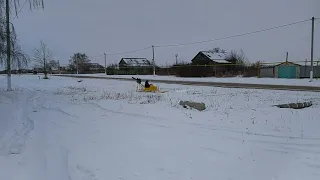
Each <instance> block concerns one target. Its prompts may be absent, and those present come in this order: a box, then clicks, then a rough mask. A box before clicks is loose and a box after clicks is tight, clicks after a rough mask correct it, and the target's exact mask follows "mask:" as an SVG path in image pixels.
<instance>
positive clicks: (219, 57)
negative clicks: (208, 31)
mask: <svg viewBox="0 0 320 180" xmlns="http://www.w3.org/2000/svg"><path fill="white" fill-rule="evenodd" d="M200 53H202V54H203V55H205V56H207V57H208V58H209V59H210V60H212V61H214V62H217V63H230V62H229V61H227V60H226V54H225V53H213V52H211V51H200Z"/></svg>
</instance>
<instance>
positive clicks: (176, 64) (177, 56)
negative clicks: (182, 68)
mask: <svg viewBox="0 0 320 180" xmlns="http://www.w3.org/2000/svg"><path fill="white" fill-rule="evenodd" d="M176 65H178V54H176Z"/></svg>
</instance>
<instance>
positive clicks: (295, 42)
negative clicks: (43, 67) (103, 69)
mask: <svg viewBox="0 0 320 180" xmlns="http://www.w3.org/2000/svg"><path fill="white" fill-rule="evenodd" d="M20 1H21V4H23V3H24V0H20ZM44 1H45V9H44V10H37V11H30V9H29V8H28V6H25V7H24V8H23V9H22V11H21V12H20V14H19V18H18V19H17V18H16V19H14V20H13V21H12V22H13V23H14V24H15V27H16V30H17V32H18V36H19V39H20V43H21V45H22V47H23V49H24V50H25V51H26V52H27V53H31V51H32V49H33V48H34V47H38V46H39V44H40V40H43V41H44V42H45V43H46V44H47V45H48V46H49V47H50V49H51V50H52V52H53V53H54V56H55V58H56V59H57V60H60V62H61V64H67V62H68V59H69V57H70V56H71V55H72V54H73V53H76V52H81V53H86V54H88V56H91V57H95V58H93V59H92V61H93V62H98V63H100V64H102V65H104V60H103V52H106V53H115V52H123V51H132V50H136V49H141V48H145V47H149V46H151V45H166V44H179V43H188V42H194V41H202V40H209V39H215V38H220V37H225V36H230V35H236V34H241V33H246V32H250V31H255V30H260V29H265V28H269V27H273V26H278V25H283V24H287V23H292V22H296V21H300V20H305V19H310V18H311V17H312V16H314V17H318V18H320V0H51V1H49V0H44ZM318 21H320V19H319V20H318ZM315 24H316V26H315V27H316V29H315V33H316V36H315V58H318V57H319V58H320V51H319V50H320V22H316V23H315ZM310 39H311V21H309V22H305V23H302V24H298V25H294V26H290V27H286V28H282V29H277V30H273V31H268V32H263V33H258V34H254V35H249V36H243V37H237V38H232V39H228V40H221V41H214V42H210V43H204V44H195V45H189V46H179V47H167V48H156V49H155V60H156V63H158V64H163V65H165V64H166V63H168V64H172V63H173V62H174V61H175V54H176V53H177V54H178V55H179V60H180V61H186V62H190V60H191V59H192V58H193V57H194V56H195V55H196V54H197V52H198V51H200V50H208V49H212V48H214V47H220V48H223V49H226V50H227V51H229V50H232V49H235V50H240V49H241V48H242V49H243V51H244V52H245V54H246V56H247V58H248V59H249V61H251V62H255V61H258V60H260V61H265V62H279V61H284V60H285V55H286V52H287V51H288V52H289V60H291V61H304V60H305V59H306V58H308V59H310V44H311V43H310ZM121 57H146V58H150V59H151V58H152V51H151V49H148V50H145V51H141V52H137V53H132V54H123V55H116V56H111V55H110V56H108V58H107V59H108V63H118V62H119V61H120V59H121Z"/></svg>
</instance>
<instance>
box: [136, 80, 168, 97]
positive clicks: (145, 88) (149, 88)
mask: <svg viewBox="0 0 320 180" xmlns="http://www.w3.org/2000/svg"><path fill="white" fill-rule="evenodd" d="M132 78H133V79H135V80H136V82H137V92H153V93H165V92H167V91H160V89H159V87H157V86H156V85H154V84H149V81H148V80H147V81H146V82H145V85H142V84H141V79H139V78H134V77H132Z"/></svg>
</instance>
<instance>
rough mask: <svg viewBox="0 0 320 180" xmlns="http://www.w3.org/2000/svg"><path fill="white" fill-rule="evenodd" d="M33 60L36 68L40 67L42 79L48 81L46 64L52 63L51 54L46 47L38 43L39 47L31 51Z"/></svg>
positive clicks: (42, 43)
mask: <svg viewBox="0 0 320 180" xmlns="http://www.w3.org/2000/svg"><path fill="white" fill-rule="evenodd" d="M33 60H34V61H35V62H36V63H37V64H38V66H40V67H42V69H43V73H44V78H45V79H48V76H47V74H48V71H47V70H48V65H47V64H48V63H49V62H50V61H52V60H53V59H52V52H51V51H50V49H49V48H48V47H47V45H46V44H45V43H44V42H43V41H40V47H39V48H35V49H34V51H33Z"/></svg>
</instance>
